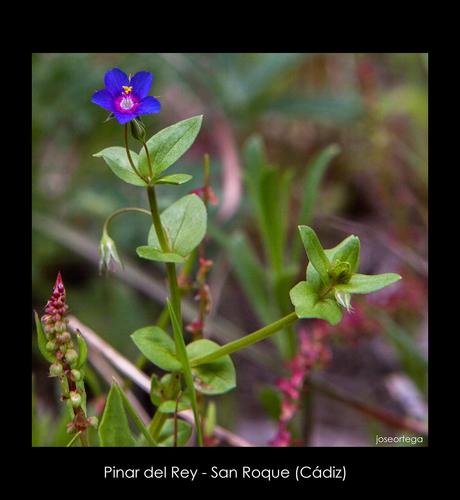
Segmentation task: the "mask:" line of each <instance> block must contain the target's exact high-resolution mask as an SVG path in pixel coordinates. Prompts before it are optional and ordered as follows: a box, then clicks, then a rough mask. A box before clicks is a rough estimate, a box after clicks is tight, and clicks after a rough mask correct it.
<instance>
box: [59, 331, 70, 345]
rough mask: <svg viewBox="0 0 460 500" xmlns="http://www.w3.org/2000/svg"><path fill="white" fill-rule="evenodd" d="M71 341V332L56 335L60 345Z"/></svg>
mask: <svg viewBox="0 0 460 500" xmlns="http://www.w3.org/2000/svg"><path fill="white" fill-rule="evenodd" d="M70 339H71V336H70V333H69V332H62V333H58V334H57V335H56V340H57V342H58V343H59V344H67V342H69V341H70Z"/></svg>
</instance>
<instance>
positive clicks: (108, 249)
mask: <svg viewBox="0 0 460 500" xmlns="http://www.w3.org/2000/svg"><path fill="white" fill-rule="evenodd" d="M99 256H100V257H99V272H100V273H102V272H103V271H109V270H110V268H111V264H112V262H117V263H118V264H120V265H122V264H121V260H120V257H119V256H118V251H117V247H116V245H115V242H114V241H113V240H112V238H111V237H110V236H109V235H108V234H107V231H104V232H103V233H102V238H101V241H100V243H99Z"/></svg>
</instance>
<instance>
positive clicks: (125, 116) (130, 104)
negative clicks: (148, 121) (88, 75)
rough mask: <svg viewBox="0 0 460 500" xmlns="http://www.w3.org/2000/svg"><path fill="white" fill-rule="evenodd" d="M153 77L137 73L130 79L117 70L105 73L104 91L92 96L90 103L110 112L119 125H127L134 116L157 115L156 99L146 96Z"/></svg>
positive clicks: (157, 104) (158, 109)
mask: <svg viewBox="0 0 460 500" xmlns="http://www.w3.org/2000/svg"><path fill="white" fill-rule="evenodd" d="M152 81H153V75H152V73H149V72H148V71H139V73H136V74H135V75H134V76H133V77H132V78H130V77H128V75H127V74H126V73H124V72H123V71H121V70H120V69H118V68H113V69H111V70H110V71H107V73H106V74H105V77H104V83H105V89H102V90H98V91H97V92H95V93H94V94H93V97H92V98H91V102H93V103H94V104H97V105H98V106H101V108H104V109H107V110H108V111H111V112H112V113H113V114H114V115H115V117H116V119H117V120H118V121H119V122H120V123H121V124H124V123H128V122H130V121H131V120H133V119H134V118H136V116H139V115H150V114H152V113H159V111H160V109H161V104H160V102H159V101H158V99H155V97H153V96H151V95H148V94H149V92H150V87H151V86H152Z"/></svg>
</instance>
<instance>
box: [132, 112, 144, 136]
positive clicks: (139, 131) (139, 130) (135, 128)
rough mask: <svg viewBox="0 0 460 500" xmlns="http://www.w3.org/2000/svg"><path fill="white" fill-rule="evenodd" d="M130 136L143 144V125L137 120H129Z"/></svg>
mask: <svg viewBox="0 0 460 500" xmlns="http://www.w3.org/2000/svg"><path fill="white" fill-rule="evenodd" d="M130 124H131V135H132V136H133V137H134V139H137V140H138V141H139V142H145V125H144V124H143V123H142V122H141V121H140V120H139V119H137V118H135V119H134V120H131V122H130Z"/></svg>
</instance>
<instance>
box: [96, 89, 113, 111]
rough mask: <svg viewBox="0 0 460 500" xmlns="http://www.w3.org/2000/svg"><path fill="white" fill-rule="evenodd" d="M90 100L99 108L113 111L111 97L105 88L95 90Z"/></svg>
mask: <svg viewBox="0 0 460 500" xmlns="http://www.w3.org/2000/svg"><path fill="white" fill-rule="evenodd" d="M91 102H92V103H94V104H97V105H98V106H100V107H101V108H104V109H108V110H109V111H113V97H112V95H111V94H110V93H109V92H107V90H105V89H103V90H98V91H97V92H95V93H94V94H93V97H91Z"/></svg>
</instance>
